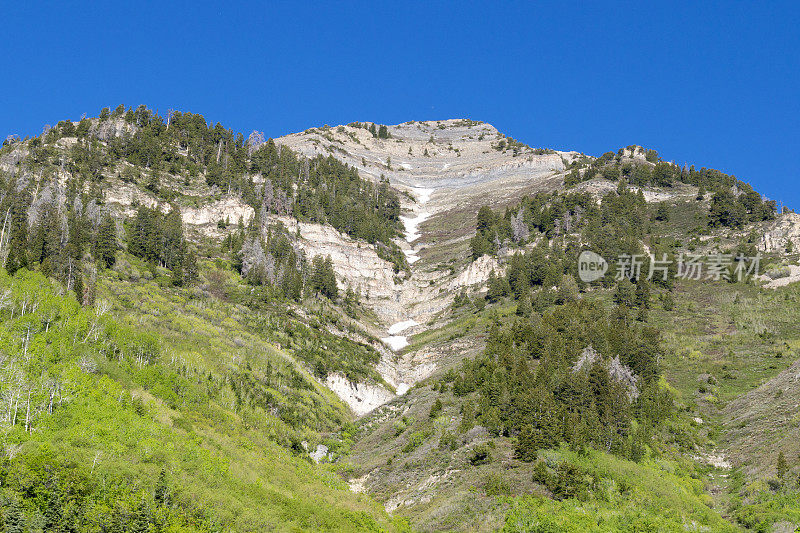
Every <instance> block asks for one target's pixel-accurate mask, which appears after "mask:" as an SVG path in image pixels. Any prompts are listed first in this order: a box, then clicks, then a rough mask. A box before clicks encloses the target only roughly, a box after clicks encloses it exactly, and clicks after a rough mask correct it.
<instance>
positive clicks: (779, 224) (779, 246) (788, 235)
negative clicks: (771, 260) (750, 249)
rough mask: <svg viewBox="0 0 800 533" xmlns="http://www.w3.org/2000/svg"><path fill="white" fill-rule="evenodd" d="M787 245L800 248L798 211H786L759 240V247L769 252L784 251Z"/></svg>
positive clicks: (799, 216) (765, 229)
mask: <svg viewBox="0 0 800 533" xmlns="http://www.w3.org/2000/svg"><path fill="white" fill-rule="evenodd" d="M787 247H789V248H790V249H792V250H795V251H796V250H798V249H800V248H799V247H800V215H798V214H796V213H786V214H784V215H781V216H779V217H778V218H777V219H776V220H774V221H773V222H771V223H770V224H769V225H768V226H767V227H766V228H764V234H763V235H762V236H761V239H760V240H759V242H758V249H759V250H760V251H762V252H767V253H771V252H783V251H784V250H786V249H787Z"/></svg>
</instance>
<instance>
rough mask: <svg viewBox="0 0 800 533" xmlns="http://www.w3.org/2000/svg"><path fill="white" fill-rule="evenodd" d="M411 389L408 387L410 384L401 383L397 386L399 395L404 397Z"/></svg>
mask: <svg viewBox="0 0 800 533" xmlns="http://www.w3.org/2000/svg"><path fill="white" fill-rule="evenodd" d="M410 388H411V387H409V386H408V383H401V384H399V385H398V386H397V395H398V396H402V395H403V394H405V393H407V392H408V389H410Z"/></svg>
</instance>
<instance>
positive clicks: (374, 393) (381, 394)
mask: <svg viewBox="0 0 800 533" xmlns="http://www.w3.org/2000/svg"><path fill="white" fill-rule="evenodd" d="M325 385H326V386H327V387H328V388H329V389H331V390H332V391H333V392H335V393H336V394H337V396H339V398H341V399H342V400H344V402H345V403H346V404H347V405H348V406H350V409H352V410H353V412H354V413H355V414H356V415H358V416H362V415H365V414H367V413H369V412H370V411H372V410H373V409H375V408H376V407H379V406H381V405H383V404H384V403H386V402H388V401H389V400H391V399H392V398H394V394H392V393H391V392H390V391H388V390H386V389H385V388H384V387H381V386H380V385H372V384H367V383H351V382H350V381H348V380H347V378H346V377H345V376H343V375H342V374H329V375H328V378H327V379H326V380H325Z"/></svg>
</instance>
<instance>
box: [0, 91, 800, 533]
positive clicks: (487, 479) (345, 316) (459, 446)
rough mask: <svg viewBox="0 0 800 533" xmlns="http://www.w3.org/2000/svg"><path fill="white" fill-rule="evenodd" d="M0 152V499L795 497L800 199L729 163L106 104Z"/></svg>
mask: <svg viewBox="0 0 800 533" xmlns="http://www.w3.org/2000/svg"><path fill="white" fill-rule="evenodd" d="M0 180H1V182H0V186H1V187H0V189H1V190H2V196H1V197H0V216H2V218H3V224H2V230H1V232H2V234H1V235H0V252H1V253H0V257H2V260H3V266H4V268H5V272H3V273H2V277H0V286H1V287H2V291H1V292H0V313H2V316H3V322H2V334H0V339H2V343H3V347H2V353H3V356H4V358H5V359H4V366H3V369H2V373H3V374H2V375H3V380H2V382H0V383H2V389H0V393H2V398H3V404H4V415H3V421H4V425H3V431H4V437H3V438H4V440H3V447H4V448H3V449H4V451H5V456H4V458H3V460H2V464H1V465H0V481H2V489H1V490H2V494H0V496H2V501H0V503H2V505H3V510H4V511H3V513H4V514H3V517H4V527H6V529H8V530H24V529H14V528H20V527H23V528H27V529H28V530H31V531H33V530H48V531H49V530H60V529H65V530H66V529H68V528H72V529H75V530H81V531H82V530H87V531H88V530H92V531H93V530H99V529H100V528H102V527H105V528H106V529H107V528H110V527H111V528H113V527H116V528H121V529H122V530H126V531H129V530H130V531H134V530H136V531H138V530H142V531H144V530H167V529H170V528H172V529H174V530H180V529H181V528H183V530H226V531H227V530H236V531H238V530H265V529H278V530H309V531H318V530H342V531H354V530H373V531H374V530H408V529H413V530H420V531H436V530H487V531H488V530H496V529H505V530H507V531H551V530H565V529H566V530H569V528H572V529H573V530H596V531H617V530H631V531H632V530H641V529H649V530H658V531H662V530H665V531H666V530H685V529H687V528H690V529H703V530H710V531H725V530H731V531H733V530H736V529H741V528H744V529H757V530H769V528H775V530H781V529H780V528H788V527H794V526H791V524H794V525H796V524H798V523H800V513H798V511H797V509H800V500H799V499H798V498H800V492H798V487H797V479H798V478H797V469H798V465H797V449H796V446H794V443H795V442H796V439H795V438H794V436H795V434H796V433H797V430H796V423H795V422H796V420H795V419H796V416H794V412H793V409H794V407H793V406H794V405H795V403H796V402H794V400H793V398H794V397H795V396H796V394H795V393H794V392H793V390H794V388H793V385H792V383H793V380H794V377H793V376H794V375H795V374H796V373H797V372H796V368H795V367H796V361H797V349H798V346H800V337H798V333H797V331H798V330H797V328H796V327H795V325H796V324H797V321H798V318H800V317H797V316H795V315H796V313H797V309H798V307H797V306H796V305H795V302H796V301H797V297H798V293H797V288H796V285H793V284H792V282H793V281H795V280H798V279H800V267H797V254H796V253H795V250H797V249H798V248H797V247H798V245H800V231H798V227H800V222H799V221H798V219H797V215H795V214H794V213H791V212H790V211H788V210H787V211H786V212H785V213H778V212H777V209H776V204H775V202H773V201H770V200H767V199H765V198H763V197H762V196H761V195H759V194H758V193H757V192H756V191H754V190H753V189H752V187H750V185H748V184H747V183H744V182H742V181H741V180H739V179H737V178H736V177H734V176H730V175H728V174H725V173H724V172H721V171H718V170H714V169H708V168H700V169H696V168H695V167H694V166H687V165H681V166H679V165H676V164H675V163H673V162H670V161H666V160H663V159H662V158H661V157H660V156H659V154H658V153H657V152H655V151H654V150H648V149H645V148H643V147H640V146H637V145H631V146H627V147H624V148H621V149H619V150H618V151H615V152H607V153H606V154H603V155H602V156H600V157H592V156H588V155H585V154H582V153H579V152H564V151H556V150H552V149H547V148H531V147H529V146H527V145H525V144H523V143H521V142H519V141H517V140H514V139H512V138H509V137H507V136H505V135H503V134H502V133H500V132H499V131H498V130H497V129H495V128H494V127H493V126H491V125H489V124H485V123H482V122H476V121H472V120H468V119H459V120H442V121H428V122H414V121H412V122H407V123H404V124H399V125H395V126H391V125H380V124H374V123H351V124H348V125H342V126H336V127H328V126H323V127H319V128H311V129H308V130H306V131H304V132H301V133H296V134H292V135H288V136H285V137H279V138H275V139H267V138H266V136H265V135H264V134H263V133H260V132H253V133H252V134H250V136H249V137H247V138H245V137H244V135H242V134H237V133H235V132H233V131H231V130H227V129H225V128H224V127H223V126H221V125H220V124H216V125H211V124H208V123H207V122H206V121H205V119H204V118H203V117H202V116H201V115H197V114H193V113H183V112H171V113H170V114H169V115H168V116H167V117H160V116H159V115H158V114H156V113H153V112H152V111H150V110H148V109H147V108H146V107H144V106H139V107H138V108H127V109H126V108H125V107H124V106H120V107H118V108H116V109H115V110H113V111H112V110H110V109H104V110H103V111H102V112H101V113H100V115H99V116H98V117H97V118H83V119H82V120H80V121H78V122H72V121H61V122H59V123H58V124H57V125H56V126H54V127H46V128H45V131H44V132H43V133H42V134H41V135H40V136H37V137H34V138H27V139H23V140H20V139H17V138H9V139H7V140H6V142H5V143H4V144H3V147H2V149H0ZM585 251H592V252H594V253H596V254H599V255H600V256H602V257H603V258H605V260H606V261H607V264H608V272H607V273H606V275H605V276H602V277H600V278H599V279H597V280H594V281H592V280H584V279H582V276H581V275H579V274H580V270H579V268H580V266H579V261H578V257H579V256H580V254H581V252H585ZM757 254H760V255H759V261H760V264H759V267H760V269H759V271H758V272H756V271H755V270H753V269H752V268H750V267H752V266H753V258H754V257H755V256H756V255H757ZM689 256H692V257H702V258H703V259H702V261H701V263H702V268H705V269H706V270H704V271H703V272H702V274H700V273H698V272H699V271H696V273H698V275H697V276H692V275H688V276H687V275H686V274H687V272H686V268H688V267H686V261H687V260H688V258H689ZM625 257H627V258H629V259H630V258H639V259H641V261H642V263H641V265H640V267H641V269H642V272H645V273H647V272H648V270H649V269H650V267H653V268H654V271H655V272H659V271H658V270H655V267H656V266H657V261H659V260H660V261H661V262H662V263H663V264H667V263H668V264H669V265H670V266H669V267H665V272H667V273H668V274H670V275H669V276H666V275H665V276H664V277H663V278H661V279H660V278H659V276H657V275H656V276H654V277H652V279H650V280H646V279H644V278H645V277H646V276H640V277H639V278H638V279H637V277H636V276H635V275H633V271H632V270H629V271H626V272H624V274H625V275H622V276H619V278H620V279H616V278H617V276H615V275H616V274H617V271H618V268H620V267H619V265H620V264H621V263H620V262H619V258H625ZM715 258H716V259H715ZM713 260H716V261H717V262H718V265H717V266H713V265H712V261H713ZM678 263H680V265H681V267H680V269H679V267H678ZM658 264H661V263H658ZM631 268H632V263H631ZM695 268H701V267H695ZM748 268H750V270H748ZM681 269H682V270H681ZM681 274H682V276H681ZM693 278H696V279H693ZM348 485H349V486H348ZM59 528H60V529H59ZM148 528H149V529H148Z"/></svg>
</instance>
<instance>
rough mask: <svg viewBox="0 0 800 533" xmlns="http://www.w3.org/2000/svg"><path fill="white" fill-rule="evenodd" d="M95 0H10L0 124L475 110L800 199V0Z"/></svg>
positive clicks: (509, 130) (562, 145)
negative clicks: (126, 114) (643, 151)
mask: <svg viewBox="0 0 800 533" xmlns="http://www.w3.org/2000/svg"><path fill="white" fill-rule="evenodd" d="M86 4H87V5H88V3H86ZM112 4H113V5H112ZM87 5H84V4H83V3H73V2H68V1H64V2H53V3H33V2H31V3H26V2H13V3H12V2H7V3H5V5H4V6H3V7H2V13H3V19H4V21H3V29H4V31H3V33H4V35H3V38H2V39H0V49H2V53H0V73H1V74H0V136H2V137H5V136H6V135H7V134H11V133H18V134H20V135H22V136H25V135H30V134H36V133H39V132H40V131H41V128H42V126H43V125H44V124H46V123H51V124H52V123H55V122H57V121H59V120H62V119H65V118H71V119H78V118H79V117H80V116H81V115H82V114H83V113H87V114H88V115H90V116H93V115H96V114H97V113H98V112H99V110H100V108H102V107H105V106H109V107H114V106H116V105H117V104H120V103H124V104H126V105H134V106H135V105H137V104H140V103H144V104H147V105H148V106H149V107H152V108H157V109H159V110H160V111H162V112H164V111H166V110H167V109H168V108H174V109H180V110H186V111H193V112H197V113H202V114H203V115H205V116H206V118H207V119H209V120H211V121H214V122H217V121H219V122H221V123H222V124H224V125H225V126H227V127H230V128H233V129H235V130H237V131H242V132H245V134H247V133H249V132H250V131H252V130H253V129H257V130H260V131H264V132H265V134H266V135H267V136H279V135H282V134H286V133H291V132H294V131H299V130H303V129H306V128H308V127H311V126H316V125H322V124H331V125H334V124H341V123H347V122H352V121H356V120H358V121H374V122H379V123H387V124H395V123H399V122H405V121H407V120H426V119H443V118H461V117H468V118H472V119H475V120H483V121H486V122H490V123H492V124H494V125H495V126H496V127H497V128H498V129H500V130H501V131H503V132H504V133H506V134H507V135H510V136H512V137H514V138H516V139H519V140H521V141H524V142H526V143H527V144H529V145H531V146H534V147H540V146H541V147H552V148H557V149H574V150H579V151H582V152H585V153H588V154H592V155H599V154H602V153H603V152H605V151H608V150H616V149H618V148H619V147H621V146H626V145H629V144H642V145H644V146H647V147H650V148H655V149H657V150H658V151H659V152H660V153H661V155H662V156H663V157H665V158H666V159H671V160H675V161H677V162H679V163H683V162H689V163H695V164H697V165H698V166H708V167H714V168H719V169H720V170H723V171H725V172H728V173H732V174H735V175H736V176H737V177H739V178H740V179H743V180H745V181H748V182H750V183H751V184H752V185H753V186H754V187H755V188H756V189H757V190H759V191H760V192H762V193H763V194H765V195H767V196H769V197H771V198H774V199H779V200H782V201H783V202H784V203H785V204H787V205H789V206H791V207H795V208H800V175H799V174H798V170H797V164H796V159H797V157H798V154H799V153H800V103H798V95H800V7H798V3H796V2H771V3H755V2H753V3H743V2H720V3H711V2H709V3H702V4H700V3H695V2H663V3H647V4H646V3H640V4H638V3H610V2H588V3H587V2H581V3H577V2H575V3H573V2H526V3H494V2H493V3H488V2H487V3H485V4H484V3H473V2H466V1H462V2H453V3H439V2H420V3H415V2H410V3H401V2H392V3H383V2H368V3H352V2H342V3H336V4H334V3H330V4H325V5H314V4H311V3H300V2H295V3H270V4H262V3H255V2H252V3H248V2H244V3H234V2H227V3H226V2H219V1H216V2H207V3H206V2H182V3H169V4H165V3H152V4H148V3H144V2H141V3H136V4H134V3H119V5H117V3H108V5H105V6H92V7H87ZM645 6H646V7H645Z"/></svg>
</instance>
